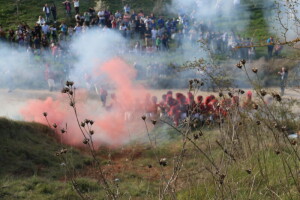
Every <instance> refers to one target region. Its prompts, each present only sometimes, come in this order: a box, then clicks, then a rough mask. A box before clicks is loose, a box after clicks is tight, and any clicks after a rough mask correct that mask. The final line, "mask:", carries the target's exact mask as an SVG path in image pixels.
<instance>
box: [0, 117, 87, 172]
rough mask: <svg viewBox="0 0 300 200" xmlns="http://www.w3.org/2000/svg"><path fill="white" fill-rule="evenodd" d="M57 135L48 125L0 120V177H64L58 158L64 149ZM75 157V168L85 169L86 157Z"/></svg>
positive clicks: (74, 153)
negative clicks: (83, 163)
mask: <svg viewBox="0 0 300 200" xmlns="http://www.w3.org/2000/svg"><path fill="white" fill-rule="evenodd" d="M53 134H54V133H53V132H52V131H51V130H50V129H49V128H48V127H46V126H44V125H40V124H36V123H26V122H14V121H11V120H7V119H4V118H0V136H1V140H0V177H8V176H12V177H14V176H18V177H22V176H23V177H28V176H33V175H36V176H44V177H48V178H60V177H61V176H63V170H62V169H60V160H59V159H58V157H57V156H56V155H55V152H56V151H58V150H60V149H61V148H62V146H61V145H60V144H59V143H57V141H56V139H55V138H54V137H53ZM50 135H52V136H50ZM72 154H73V156H74V157H75V158H76V159H75V161H76V163H74V165H75V166H76V167H77V168H81V167H82V164H81V163H82V162H83V159H84V158H83V156H81V155H80V154H79V152H78V151H74V152H72Z"/></svg>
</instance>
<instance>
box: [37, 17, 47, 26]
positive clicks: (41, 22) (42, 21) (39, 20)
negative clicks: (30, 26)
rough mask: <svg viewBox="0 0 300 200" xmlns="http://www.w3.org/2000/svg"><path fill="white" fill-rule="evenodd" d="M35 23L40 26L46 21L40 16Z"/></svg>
mask: <svg viewBox="0 0 300 200" xmlns="http://www.w3.org/2000/svg"><path fill="white" fill-rule="evenodd" d="M36 23H38V24H39V25H42V24H45V23H46V21H45V19H44V18H43V17H42V16H39V19H38V21H37V22H36Z"/></svg>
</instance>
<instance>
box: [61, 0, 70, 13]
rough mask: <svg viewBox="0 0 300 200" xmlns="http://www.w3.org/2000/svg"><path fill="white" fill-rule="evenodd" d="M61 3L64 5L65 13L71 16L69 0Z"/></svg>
mask: <svg viewBox="0 0 300 200" xmlns="http://www.w3.org/2000/svg"><path fill="white" fill-rule="evenodd" d="M63 4H64V5H65V10H66V14H67V16H68V17H71V3H70V1H68V0H66V1H64V2H63Z"/></svg>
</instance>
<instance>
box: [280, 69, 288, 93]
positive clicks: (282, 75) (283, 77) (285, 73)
mask: <svg viewBox="0 0 300 200" xmlns="http://www.w3.org/2000/svg"><path fill="white" fill-rule="evenodd" d="M278 74H279V75H280V90H281V96H283V95H284V90H285V87H286V83H287V78H288V70H287V69H286V68H285V67H282V68H281V71H280V72H278Z"/></svg>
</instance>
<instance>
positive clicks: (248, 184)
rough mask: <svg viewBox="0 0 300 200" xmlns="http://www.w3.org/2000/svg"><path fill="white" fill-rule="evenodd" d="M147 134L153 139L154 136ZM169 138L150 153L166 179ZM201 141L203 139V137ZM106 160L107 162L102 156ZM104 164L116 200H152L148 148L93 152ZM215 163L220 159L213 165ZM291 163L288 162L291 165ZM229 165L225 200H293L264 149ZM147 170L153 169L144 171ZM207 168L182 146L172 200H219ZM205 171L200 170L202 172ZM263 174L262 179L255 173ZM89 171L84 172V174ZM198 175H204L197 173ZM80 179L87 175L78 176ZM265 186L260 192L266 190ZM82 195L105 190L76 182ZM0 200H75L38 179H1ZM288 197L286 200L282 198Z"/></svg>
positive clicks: (58, 184)
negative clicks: (161, 163)
mask: <svg viewBox="0 0 300 200" xmlns="http://www.w3.org/2000/svg"><path fill="white" fill-rule="evenodd" d="M154 133H156V134H158V135H157V136H158V138H162V137H166V135H163V134H166V133H163V132H162V131H161V129H158V130H157V131H155V132H154ZM154 133H152V134H154ZM167 134H170V136H171V135H172V138H173V139H172V140H168V142H160V145H159V146H158V148H157V149H156V150H155V152H156V154H157V155H158V157H159V158H162V157H165V158H167V161H168V165H167V166H166V167H164V168H163V171H164V174H165V175H166V176H167V177H169V176H170V175H171V174H172V170H173V164H174V163H173V157H174V155H176V154H178V153H179V152H180V150H181V148H182V141H181V139H180V137H178V136H175V135H176V134H175V133H172V132H170V133H167ZM202 137H206V139H208V138H210V139H211V141H214V140H215V139H216V138H218V132H216V131H214V130H206V131H205V135H204V136H202ZM203 139H204V138H203ZM202 141H203V140H202V139H201V138H200V139H199V140H197V141H195V142H196V143H197V144H198V145H199V146H201V147H202V148H203V150H207V149H206V148H207V147H205V145H204V143H203V142H202ZM211 151H212V155H215V157H219V158H221V157H222V156H221V155H222V154H223V152H222V151H221V150H220V148H218V147H217V145H216V144H215V143H213V142H212V143H211ZM108 152H109V153H110V155H111V160H110V161H108V158H107V157H105V155H108ZM98 155H99V156H101V160H102V161H103V164H104V166H103V167H104V170H105V171H106V172H108V174H109V177H108V178H109V179H111V180H115V179H116V178H117V179H119V180H120V181H119V182H118V187H119V188H120V191H121V192H122V196H121V199H157V198H158V196H157V195H158V188H159V184H160V180H161V179H160V178H161V170H162V169H161V168H160V166H159V164H158V163H157V161H156V159H155V157H156V156H155V154H154V151H153V150H151V149H150V148H149V146H148V145H147V144H144V145H140V144H131V145H129V146H127V147H123V148H122V149H115V150H109V151H107V149H102V150H101V151H99V153H98ZM257 159H260V160H263V163H262V165H263V169H261V168H260V166H259V165H258V163H257ZM215 162H217V163H219V162H221V160H218V159H217V160H215ZM291 162H292V161H291ZM228 164H230V165H231V167H230V168H229V170H228V171H227V172H226V179H225V182H224V185H225V189H226V190H228V189H230V190H232V194H231V195H232V196H231V197H229V196H227V197H225V199H266V200H269V199H270V200H271V199H274V197H275V196H274V194H273V192H275V193H276V194H277V195H278V196H279V197H280V198H281V199H286V200H287V199H290V198H291V197H294V199H297V195H298V194H297V191H296V189H295V187H294V185H292V180H291V186H289V185H285V184H282V176H278V174H284V168H283V167H282V163H281V158H280V156H278V155H276V154H275V152H274V151H270V150H265V151H261V152H255V153H253V155H252V156H250V157H249V158H248V159H247V160H244V159H238V160H237V162H233V161H231V162H230V163H228ZM148 165H152V168H148ZM206 166H209V164H208V161H207V159H205V157H204V156H203V155H202V154H201V153H199V151H198V150H197V149H195V148H194V147H193V146H192V145H191V144H190V143H189V144H188V145H187V146H186V154H185V157H184V165H183V166H182V171H181V174H180V177H179V179H178V181H177V182H178V183H177V185H178V188H177V197H178V199H182V200H185V199H186V200H188V199H221V197H220V196H219V197H218V196H215V195H216V194H217V192H216V188H215V185H214V184H211V183H212V182H213V180H211V179H212V177H211V176H210V173H209V172H206V171H205V170H204V168H205V167H206ZM247 169H251V170H252V173H251V174H248V173H247V172H246V170H247ZM203 170H204V171H203ZM260 170H263V173H264V174H265V177H267V179H266V178H265V177H262V175H261V174H260V173H259V172H260ZM85 171H89V170H85ZM202 171H203V172H202ZM81 176H85V177H86V176H88V172H87V173H83V174H82V175H81ZM266 181H268V187H262V185H264V186H265V185H266ZM78 184H79V187H80V188H81V191H82V192H83V193H85V194H88V195H89V196H90V197H91V199H104V198H105V196H104V191H103V188H102V186H101V184H98V183H96V182H95V180H92V179H90V178H80V179H78ZM0 188H2V190H0V198H1V199H18V198H22V199H28V200H29V199H72V200H76V199H79V198H78V196H77V195H76V193H75V192H74V191H73V190H72V186H71V185H70V184H69V183H68V182H64V181H54V180H51V179H46V178H42V177H36V176H35V177H31V178H27V179H25V178H19V179H11V178H5V179H0ZM287 192H289V193H290V196H286V195H285V194H286V193H287Z"/></svg>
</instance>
